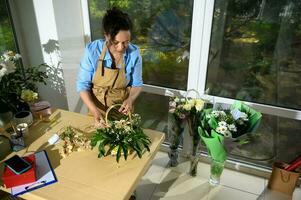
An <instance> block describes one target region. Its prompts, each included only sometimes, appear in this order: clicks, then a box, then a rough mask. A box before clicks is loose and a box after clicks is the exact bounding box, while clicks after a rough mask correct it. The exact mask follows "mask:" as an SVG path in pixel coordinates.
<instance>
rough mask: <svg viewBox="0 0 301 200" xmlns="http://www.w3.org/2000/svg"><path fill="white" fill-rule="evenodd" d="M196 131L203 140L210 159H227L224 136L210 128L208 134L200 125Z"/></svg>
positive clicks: (222, 160)
mask: <svg viewBox="0 0 301 200" xmlns="http://www.w3.org/2000/svg"><path fill="white" fill-rule="evenodd" d="M198 133H199V135H200V137H201V138H202V140H203V141H204V143H205V145H206V147H207V149H208V153H209V154H210V156H211V157H212V159H214V160H217V161H219V162H224V161H225V160H226V159H227V153H226V150H225V148H224V144H223V141H224V137H223V136H222V135H219V134H218V133H216V132H215V131H214V130H211V136H209V134H208V133H206V131H205V130H203V128H201V127H199V128H198Z"/></svg>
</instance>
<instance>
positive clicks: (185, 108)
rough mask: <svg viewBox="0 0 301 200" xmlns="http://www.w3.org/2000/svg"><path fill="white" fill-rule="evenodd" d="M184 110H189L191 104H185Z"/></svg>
mask: <svg viewBox="0 0 301 200" xmlns="http://www.w3.org/2000/svg"><path fill="white" fill-rule="evenodd" d="M183 108H184V110H187V111H190V110H191V105H190V104H185V105H184V106H183Z"/></svg>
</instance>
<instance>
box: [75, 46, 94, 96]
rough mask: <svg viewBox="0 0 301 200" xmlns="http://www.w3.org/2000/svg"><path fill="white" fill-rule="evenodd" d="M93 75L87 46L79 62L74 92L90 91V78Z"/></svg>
mask: <svg viewBox="0 0 301 200" xmlns="http://www.w3.org/2000/svg"><path fill="white" fill-rule="evenodd" d="M93 74H94V67H93V62H92V59H91V55H90V51H89V46H87V47H86V48H85V52H84V55H83V57H82V59H81V62H80V67H79V71H78V76H77V81H76V90H77V92H81V91H84V90H91V85H92V78H93Z"/></svg>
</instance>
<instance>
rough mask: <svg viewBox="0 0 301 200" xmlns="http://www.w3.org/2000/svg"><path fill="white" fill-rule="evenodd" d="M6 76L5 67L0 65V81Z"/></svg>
mask: <svg viewBox="0 0 301 200" xmlns="http://www.w3.org/2000/svg"><path fill="white" fill-rule="evenodd" d="M6 74H7V69H6V66H4V65H3V63H0V81H1V79H2V77H3V76H5V75H6Z"/></svg>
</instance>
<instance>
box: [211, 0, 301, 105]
mask: <svg viewBox="0 0 301 200" xmlns="http://www.w3.org/2000/svg"><path fill="white" fill-rule="evenodd" d="M300 10H301V1H299V0H289V1H265V0H246V1H236V0H229V1H226V0H216V1H215V8H214V17H213V26H212V35H211V42H210V52H209V58H208V69H207V81H206V88H210V90H209V91H210V92H209V93H210V94H212V95H216V96H222V97H228V98H232V99H241V100H246V101H251V102H258V103H263V104H269V105H275V106H280V107H287V108H293V109H300V108H301V101H300V98H301V83H300V80H301V79H300V76H301V59H300V55H301V14H300Z"/></svg>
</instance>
